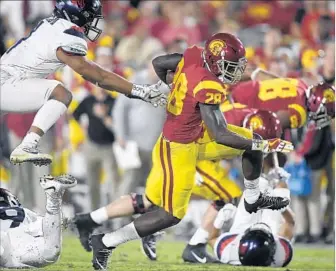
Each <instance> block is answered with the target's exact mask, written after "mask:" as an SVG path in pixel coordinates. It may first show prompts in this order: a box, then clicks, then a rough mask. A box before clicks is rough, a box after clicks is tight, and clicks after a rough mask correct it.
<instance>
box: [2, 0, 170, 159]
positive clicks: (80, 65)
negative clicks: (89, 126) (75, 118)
mask: <svg viewBox="0 0 336 271" xmlns="http://www.w3.org/2000/svg"><path fill="white" fill-rule="evenodd" d="M101 10H102V6H101V3H100V1H99V0H81V1H77V5H76V4H73V3H72V2H71V1H70V0H60V1H57V3H56V7H55V10H54V13H53V16H52V17H50V18H47V19H44V20H42V21H40V22H39V24H38V25H37V26H36V27H35V29H34V30H33V31H32V32H31V33H30V34H29V36H27V37H25V38H23V39H21V40H19V41H18V42H17V43H16V44H15V45H13V46H12V47H11V48H9V49H8V50H7V52H6V53H5V54H4V55H3V56H2V57H1V78H0V79H1V80H0V82H1V87H0V109H1V112H29V111H37V114H36V117H35V119H34V121H33V124H32V126H31V129H30V131H29V132H28V134H27V135H26V136H25V138H24V139H23V141H22V143H21V144H20V145H19V146H18V147H16V149H14V151H13V152H12V154H11V157H10V160H11V161H12V162H13V163H22V162H26V161H31V162H34V163H36V164H40V165H41V164H49V163H51V160H52V159H51V156H50V155H49V154H44V153H41V152H39V150H38V149H37V143H38V141H39V139H40V138H41V136H43V134H44V133H45V132H46V131H47V130H48V129H49V128H50V127H51V126H52V125H53V124H54V123H55V122H56V121H57V119H58V118H59V117H60V116H61V115H62V114H63V113H64V112H65V111H66V109H67V107H68V106H69V104H70V102H71V100H72V95H71V92H69V91H68V90H67V89H66V88H65V87H64V86H63V84H62V83H60V82H59V81H55V80H48V79H46V78H47V77H48V76H49V75H51V74H53V73H54V72H55V71H56V70H58V69H59V68H61V67H64V66H65V65H68V66H69V67H70V68H72V69H73V70H74V71H75V72H77V73H79V74H80V75H81V76H83V78H85V79H86V80H88V81H90V82H92V83H94V84H97V85H99V86H100V87H102V88H105V89H107V90H115V91H118V92H120V93H123V94H125V95H127V96H129V97H133V98H139V99H143V100H145V101H147V102H150V103H152V104H153V105H154V106H157V105H164V104H165V103H166V98H165V96H164V94H161V93H160V92H159V90H158V87H157V85H152V86H148V85H135V84H132V83H131V82H129V81H127V80H126V79H124V78H122V77H120V76H118V75H116V74H115V73H112V72H108V71H107V70H104V69H103V68H101V67H99V66H98V65H96V64H95V63H93V62H91V61H88V60H87V59H86V58H85V55H86V54H87V50H88V45H87V41H86V38H87V39H89V40H91V41H96V40H97V39H98V37H99V35H100V34H101V32H102V31H101V30H100V29H99V28H98V23H99V21H101V20H102V18H103V17H102V13H101Z"/></svg>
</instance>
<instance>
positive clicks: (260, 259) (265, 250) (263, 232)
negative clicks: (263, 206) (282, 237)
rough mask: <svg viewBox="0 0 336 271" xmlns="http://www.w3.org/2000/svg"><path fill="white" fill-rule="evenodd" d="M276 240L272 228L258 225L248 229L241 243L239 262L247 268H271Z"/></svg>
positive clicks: (263, 224)
mask: <svg viewBox="0 0 336 271" xmlns="http://www.w3.org/2000/svg"><path fill="white" fill-rule="evenodd" d="M275 247H276V244H275V240H274V236H273V234H272V231H271V229H270V227H269V226H268V225H267V224H265V223H257V224H255V225H253V226H251V227H250V228H248V229H247V230H246V231H245V233H244V235H243V236H242V238H241V240H240V243H239V260H240V262H241V264H242V265H246V266H270V265H271V263H272V262H273V260H274V254H275Z"/></svg>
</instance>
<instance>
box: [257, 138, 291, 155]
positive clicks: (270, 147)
mask: <svg viewBox="0 0 336 271" xmlns="http://www.w3.org/2000/svg"><path fill="white" fill-rule="evenodd" d="M252 141H253V143H252V151H262V152H263V153H270V152H283V153H286V152H291V151H292V150H293V149H294V146H293V144H292V143H291V142H289V141H286V140H282V139H280V138H272V139H267V140H259V139H253V140H252Z"/></svg>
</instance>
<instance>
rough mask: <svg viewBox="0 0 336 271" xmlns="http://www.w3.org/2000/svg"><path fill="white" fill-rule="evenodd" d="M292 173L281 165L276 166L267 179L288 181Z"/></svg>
mask: <svg viewBox="0 0 336 271" xmlns="http://www.w3.org/2000/svg"><path fill="white" fill-rule="evenodd" d="M290 176H291V175H290V174H289V173H288V172H287V171H286V170H284V169H283V168H281V167H276V168H273V169H271V170H270V171H269V172H268V174H267V179H269V180H278V182H284V183H286V184H287V183H288V180H289V178H290Z"/></svg>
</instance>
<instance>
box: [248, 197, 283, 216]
mask: <svg viewBox="0 0 336 271" xmlns="http://www.w3.org/2000/svg"><path fill="white" fill-rule="evenodd" d="M289 202H290V201H289V199H288V198H283V197H274V196H271V195H269V194H268V193H260V196H259V198H258V199H257V201H256V202H255V203H252V204H249V203H247V202H246V200H244V205H245V209H246V211H247V212H248V213H250V214H251V213H256V212H257V211H259V210H262V209H270V210H280V209H283V208H285V207H286V206H287V205H288V204H289Z"/></svg>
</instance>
